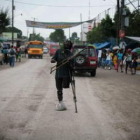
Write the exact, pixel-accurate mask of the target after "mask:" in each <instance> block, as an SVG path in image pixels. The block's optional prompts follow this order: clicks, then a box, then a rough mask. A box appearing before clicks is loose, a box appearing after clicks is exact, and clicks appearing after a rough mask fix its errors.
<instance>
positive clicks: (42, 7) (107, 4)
mask: <svg viewBox="0 0 140 140" xmlns="http://www.w3.org/2000/svg"><path fill="white" fill-rule="evenodd" d="M11 1H12V0H0V8H1V7H4V8H7V7H8V8H9V9H10V10H9V16H10V17H11V5H12V2H11ZM14 5H15V7H16V9H15V11H14V16H15V19H14V26H15V27H17V28H19V29H20V30H22V32H23V35H25V36H27V32H28V31H29V34H30V33H32V31H33V29H32V28H29V27H28V28H27V27H26V23H25V20H33V18H36V21H40V22H79V21H80V14H82V21H86V20H88V19H89V0H15V4H14ZM48 5H50V6H48ZM57 6H58V7H57ZM73 6H75V7H73ZM76 6H77V7H76ZM80 6H81V7H80ZM115 6H116V0H90V19H92V18H95V17H97V15H98V14H99V13H102V12H103V11H105V10H107V9H109V8H111V10H110V11H109V12H110V14H114V10H115ZM112 7H114V10H113V8H112ZM20 14H22V16H21V15H20ZM53 31H54V30H52V29H39V28H36V29H35V32H36V33H40V34H41V35H42V36H43V37H45V38H46V37H49V35H50V33H51V32H53ZM64 31H65V35H66V36H67V38H68V37H69V29H64ZM80 31H81V26H77V27H73V28H71V29H70V33H71V34H72V33H73V32H77V33H78V36H79V37H80Z"/></svg>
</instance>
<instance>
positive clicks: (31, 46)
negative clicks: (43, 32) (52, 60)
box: [27, 40, 43, 59]
mask: <svg viewBox="0 0 140 140" xmlns="http://www.w3.org/2000/svg"><path fill="white" fill-rule="evenodd" d="M27 48H28V58H32V57H39V58H40V59H42V58H43V42H41V41H36V40H35V41H30V42H28V46H27Z"/></svg>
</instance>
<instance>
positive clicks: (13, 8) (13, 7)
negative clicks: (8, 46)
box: [12, 0, 15, 45]
mask: <svg viewBox="0 0 140 140" xmlns="http://www.w3.org/2000/svg"><path fill="white" fill-rule="evenodd" d="M14 10H15V6H14V0H12V45H13V44H14Z"/></svg>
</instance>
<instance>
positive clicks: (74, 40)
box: [70, 32, 80, 43]
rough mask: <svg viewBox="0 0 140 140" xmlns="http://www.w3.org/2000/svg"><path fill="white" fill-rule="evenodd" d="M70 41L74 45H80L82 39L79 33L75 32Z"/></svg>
mask: <svg viewBox="0 0 140 140" xmlns="http://www.w3.org/2000/svg"><path fill="white" fill-rule="evenodd" d="M70 40H71V42H73V43H78V42H79V40H80V39H79V37H78V36H77V33H76V32H74V33H72V37H71V38H70Z"/></svg>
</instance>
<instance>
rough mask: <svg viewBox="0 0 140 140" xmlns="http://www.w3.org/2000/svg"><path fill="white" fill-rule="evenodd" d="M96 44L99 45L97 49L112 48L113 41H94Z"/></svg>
mask: <svg viewBox="0 0 140 140" xmlns="http://www.w3.org/2000/svg"><path fill="white" fill-rule="evenodd" d="M94 45H95V46H96V47H97V48H96V49H97V50H100V49H103V48H110V46H111V43H110V42H105V43H94Z"/></svg>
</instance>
